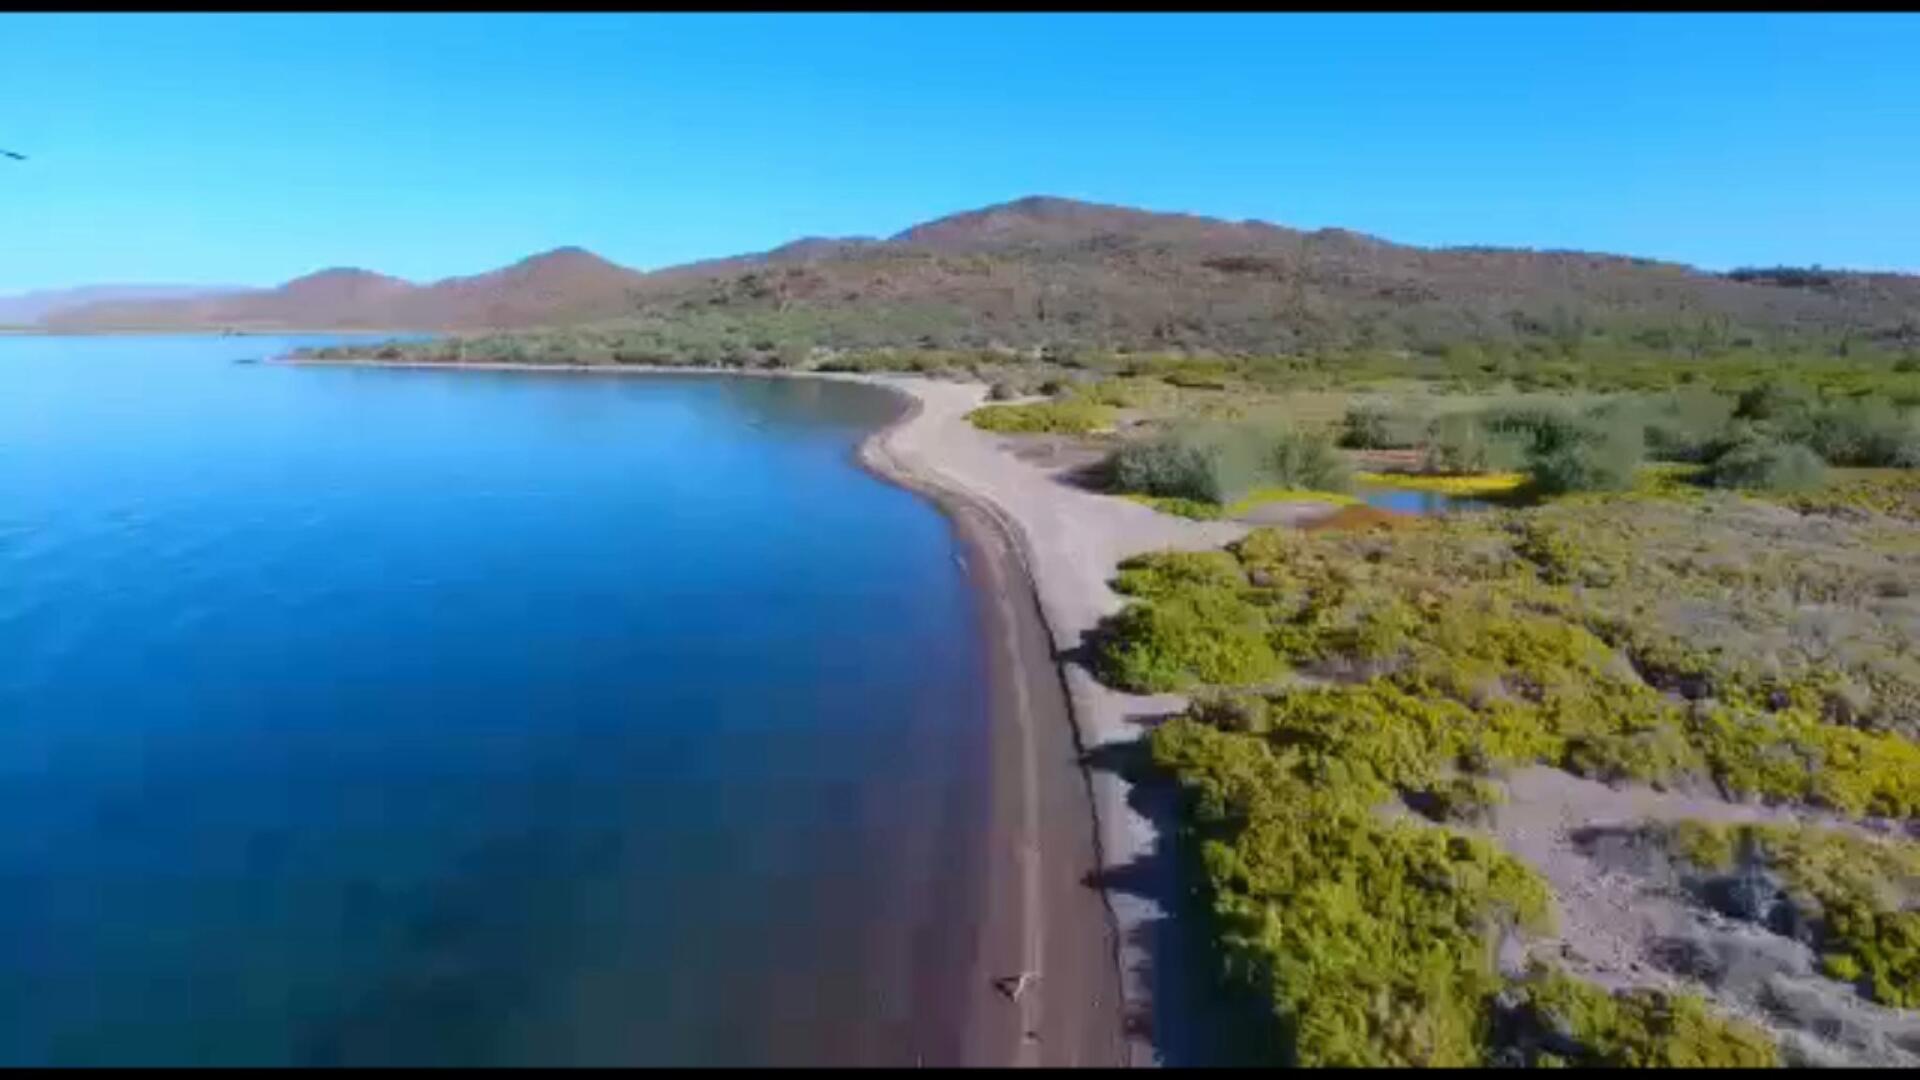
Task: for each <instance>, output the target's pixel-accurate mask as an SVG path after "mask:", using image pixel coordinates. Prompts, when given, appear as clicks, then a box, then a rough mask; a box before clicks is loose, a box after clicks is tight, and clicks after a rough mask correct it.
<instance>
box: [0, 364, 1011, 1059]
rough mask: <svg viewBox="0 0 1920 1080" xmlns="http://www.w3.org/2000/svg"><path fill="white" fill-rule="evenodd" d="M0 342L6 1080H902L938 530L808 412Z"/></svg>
mask: <svg viewBox="0 0 1920 1080" xmlns="http://www.w3.org/2000/svg"><path fill="white" fill-rule="evenodd" d="M328 340H336V339H331V338H323V337H311V338H304V339H298V340H295V339H271V338H258V337H246V338H212V337H206V338H184V337H155V338H139V337H114V338H71V339H63V338H42V337H14V338H5V339H0V881H4V883H5V888H4V889H0V951H4V954H5V956H6V957H7V959H6V961H5V963H4V964H0V1063H5V1064H32V1063H55V1064H109V1063H132V1062H138V1063H149V1064H240V1063H259V1064H283V1063H304V1064H330V1063H341V1064H360V1063H419V1064H426V1063H433V1064H531V1063H554V1064H620V1063H646V1064H670V1063H688V1064H730V1063H740V1064H756V1063H767V1062H794V1063H834V1062H847V1063H881V1062H896V1063H902V1064H912V1063H914V1062H915V1061H924V1062H926V1063H928V1064H937V1063H943V1062H946V1061H951V1060H953V1059H954V1058H956V1057H957V1056H958V1047H957V1040H958V1038H959V1032H960V1026H959V1024H957V1023H956V1022H954V1016H953V1015H952V1012H953V1010H954V1009H955V1008H956V1007H957V1001H958V1000H959V999H960V998H961V997H962V996H963V994H964V993H965V991H966V989H967V987H966V986H964V985H963V984H964V980H965V979H967V978H968V976H969V974H970V972H969V969H968V963H969V961H970V959H971V955H972V953H971V950H972V947H973V944H974V942H973V939H972V931H973V925H974V920H975V919H977V916H978V912H979V909H980V906H981V903H982V900H983V897H982V896H981V895H980V891H981V888H982V887H981V884H980V883H981V881H982V880H983V878H984V875H983V874H982V873H981V872H980V867H981V864H982V862H983V858H984V856H983V845H984V838H983V837H982V836H981V822H982V821H983V820H984V819H985V817H986V814H985V812H984V810H983V803H984V799H985V797H986V796H985V794H984V792H985V789H986V776H985V774H986V770H987V765H988V753H987V747H988V742H987V740H988V730H987V721H986V709H987V695H986V693H985V690H984V688H983V687H982V685H981V675H982V670H983V659H982V650H981V647H980V643H979V641H978V635H977V622H976V620H977V617H978V613H977V612H976V609H975V601H974V598H973V597H972V596H971V595H970V593H969V591H968V587H967V579H966V577H965V574H964V572H963V570H962V568H961V566H960V565H959V561H958V559H957V558H956V555H957V549H956V545H955V539H954V536H953V532H952V530H951V528H950V526H949V525H948V523H947V521H946V520H945V519H944V518H943V517H942V516H941V515H940V513H939V512H938V511H937V509H936V508H935V507H934V506H933V505H932V504H930V503H929V502H927V501H925V500H924V499H922V498H920V497H918V496H916V495H913V494H911V493H908V492H906V491H904V490H901V489H898V488H895V487H893V486H890V485H888V484H886V483H884V482H882V481H880V480H878V479H876V478H874V477H872V476H870V475H868V474H867V473H865V472H863V471H861V470H860V469H859V467H858V466H857V465H856V464H855V462H854V460H853V456H852V453H853V449H854V447H855V446H856V445H857V443H858V442H859V441H860V439H862V438H863V437H864V436H865V435H866V434H867V433H869V432H870V431H872V430H874V429H875V428H877V427H879V426H880V425H882V424H883V423H885V422H886V421H887V420H889V419H890V418H891V417H892V416H893V415H894V414H895V413H896V412H897V411H898V409H899V408H900V405H899V403H898V402H897V401H895V400H894V399H893V398H892V397H891V396H890V395H887V394H886V393H884V392H883V391H880V390H876V389H873V388H870V387H862V386H851V385H845V384H835V383H828V382H824V381H816V380H797V379H747V378H715V377H703V376H689V377H679V376H645V377H621V376H602V375H578V374H551V375H548V374H527V373H509V372H442V371H419V370H374V369H355V368H345V367H340V368H326V367H285V366H278V365H266V364H254V365H244V364H235V363H234V361H236V360H241V359H256V358H262V357H266V356H271V355H274V354H277V353H279V352H284V351H285V350H286V349H287V348H289V347H291V346H292V345H294V344H297V343H321V342H325V341H328Z"/></svg>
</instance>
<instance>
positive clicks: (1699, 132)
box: [0, 15, 1920, 292]
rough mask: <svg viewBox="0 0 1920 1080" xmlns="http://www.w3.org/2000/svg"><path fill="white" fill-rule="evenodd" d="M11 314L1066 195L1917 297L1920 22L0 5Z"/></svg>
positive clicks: (739, 243)
mask: <svg viewBox="0 0 1920 1080" xmlns="http://www.w3.org/2000/svg"><path fill="white" fill-rule="evenodd" d="M0 47H3V48H4V53H3V55H0V147H5V148H9V149H13V150H18V151H21V152H24V153H27V154H29V155H31V160H30V161H27V162H25V163H18V162H9V161H4V160H0V292H12V291H17V290H22V289H28V288H34V287H43V286H67V285H76V284H83V283H93V282H109V281H111V282H125V281H165V282H199V283H212V282H221V283H225V282H235V283H243V284H272V283H275V282H278V281H281V280H284V279H286V278H289V277H292V276H295V275H298V274H301V273H305V272H307V271H310V270H313V269H316V268H320V267H325V266H332V265H358V266H366V267H369V268H372V269H377V270H382V271H386V272H390V273H395V274H399V275H401V276H404V277H409V278H414V279H432V278H436V277H442V276H446V275H450V274H461V273H473V272H478V271H481V270H486V269H490V268H493V267H496V266H499V265H501V264H503V263H506V262H509V261H511V260H513V259H516V258H519V257H521V256H524V255H527V254H530V253H532V252H536V251H541V250H545V249H548V248H552V247H556V246H560V245H563V244H579V245H582V246H585V247H588V248H591V249H593V250H595V251H598V252H600V253H601V254H604V255H606V256H607V257H609V258H612V259H614V260H616V261H618V262H622V263H626V264H628V265H632V266H636V267H641V268H653V267H658V266H664V265H670V264H673V263H677V262H684V261H688V260H692V259H697V258H704V257H709V256H718V255H726V254H735V253H739V252H742V251H752V250H760V249H764V248H767V247H771V246H773V245H776V244H779V243H782V242H784V241H786V240H788V239H792V238H794V237H797V236H801V235H807V234H829V235H839V234H886V233H891V232H894V231H897V230H898V229H901V228H903V227H905V226H907V225H910V224H913V223H915V222H917V221H921V220H924V219H927V218H931V217H935V216H938V215H940V214H943V213H949V212H953V211H957V210H962V209H970V208H973V207H977V206H981V205H984V204H987V203H992V202H997V201H1002V200H1005V199H1010V198H1016V197H1018V196H1021V195H1027V194H1052V195H1064V196H1069V197H1076V198H1085V199H1093V200H1097V201H1103V202H1115V203H1124V204H1129V205H1136V206H1143V207H1147V208H1150V209H1164V210H1186V211H1192V212H1197V213H1205V214H1212V215H1218V216H1223V217H1230V218H1243V217H1257V218H1262V219H1265V220H1269V221H1274V222H1277V223H1280V224H1287V225H1295V226H1300V227H1306V228H1318V227H1322V226H1332V225H1337V226H1342V227H1347V228H1353V229H1358V230H1362V231H1365V232H1370V233H1375V234H1378V235H1381V236H1384V237H1387V238H1389V239H1393V240H1398V241H1403V242H1409V243H1418V244H1464V243H1486V244H1499V245H1518V246H1532V247H1573V248H1585V249H1591V250H1603V251H1616V252H1624V253H1630V254H1639V255H1648V256H1654V257H1660V258H1671V259H1678V260H1682V261H1686V262H1692V263H1696V264H1698V265H1702V266H1706V267H1709V268H1715V269H1723V268H1727V267H1730V266H1733V265H1740V264H1750V263H1767V264H1771V263H1777V262H1784V263H1796V264H1800V263H1816V262H1817V263H1821V264H1824V265H1828V266H1860V267H1867V268H1884V269H1906V270H1914V271H1920V59H1917V58H1920V18H1916V17H1913V16H1905V15H1886V16H1871V15H1869V16H1835V17H1816V16H1786V15H1781V16H1663V15H1642V16H1571V15H1546V16H1532V17H1510V16H1496V15H1485V16H1462V15H1434V16H1417V17H1416V16H1397V15H1370V16H1353V17H1330V16H1329V17H1320V16H1312V17H1309V16H1295V15H1265V16H1184V17H1177V16H1164V17H1163V16H1076V15H1058V16H1022V15H1006V16H873V15H812V16H806V15H796V16H777V17H776V16H744V15H736V16H721V17H711V18H709V17H694V16H670V15H640V16H620V15H582V16H564V17H540V16H506V15H502V16H426V15H419V16H384V15H376V16H355V15H325V16H318V15H316V16H305V15H278V16H255V17H232V16H219V15H199V16H194V15H153V16H129V15H100V16H86V17H80V16H20V15H0Z"/></svg>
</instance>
